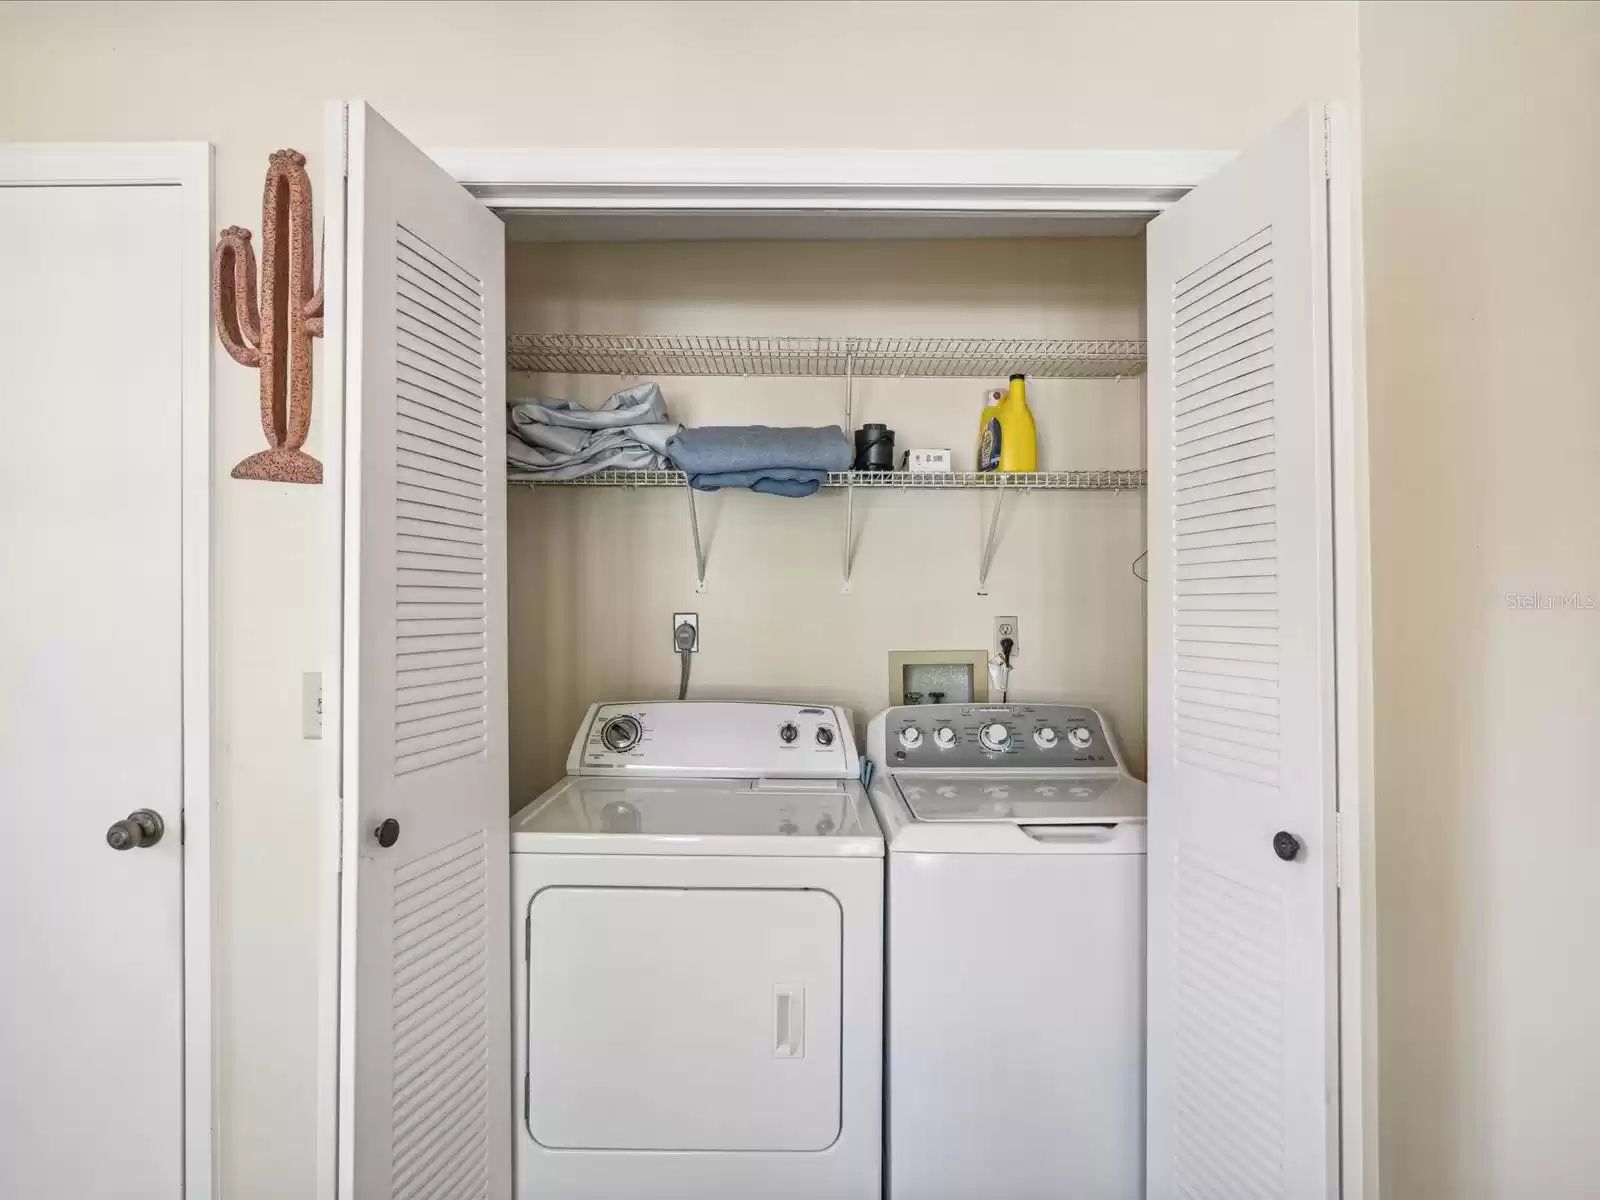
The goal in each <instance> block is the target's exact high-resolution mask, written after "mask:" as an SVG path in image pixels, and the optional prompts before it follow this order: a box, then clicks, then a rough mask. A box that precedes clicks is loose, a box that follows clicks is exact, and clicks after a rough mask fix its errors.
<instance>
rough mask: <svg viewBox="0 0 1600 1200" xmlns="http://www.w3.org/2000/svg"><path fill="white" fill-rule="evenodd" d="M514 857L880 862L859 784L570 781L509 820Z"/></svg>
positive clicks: (878, 838)
mask: <svg viewBox="0 0 1600 1200" xmlns="http://www.w3.org/2000/svg"><path fill="white" fill-rule="evenodd" d="M511 849H512V852H513V853H516V852H523V853H529V852H532V853H547V854H548V853H561V854H675V855H683V854H724V855H752V854H754V855H778V856H782V857H788V858H801V857H806V858H816V857H846V858H860V857H868V858H875V857H880V856H881V855H882V854H883V835H882V833H881V832H880V830H879V828H878V822H877V819H876V817H875V816H874V815H873V811H872V805H871V804H870V803H869V802H868V800H867V797H866V793H865V792H864V791H863V790H862V787H861V785H860V784H859V783H856V782H854V781H853V780H852V781H846V780H821V779H816V780H805V779H790V780H782V781H778V782H773V781H771V780H765V779H651V778H632V777H626V778H620V779H619V778H610V779H590V778H583V777H581V776H573V775H569V776H568V777H567V778H566V779H564V780H562V781H561V782H560V783H558V784H556V785H555V787H553V788H551V789H550V790H549V791H548V792H546V793H545V794H544V795H543V796H541V797H539V799H537V800H535V801H534V802H533V803H532V804H530V805H528V806H527V807H526V808H524V809H523V810H522V811H521V812H519V813H518V814H517V815H516V816H514V817H513V818H511Z"/></svg>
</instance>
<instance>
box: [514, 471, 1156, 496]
mask: <svg viewBox="0 0 1600 1200" xmlns="http://www.w3.org/2000/svg"><path fill="white" fill-rule="evenodd" d="M1145 477H1146V473H1145V472H1144V471H1134V470H1120V469H1117V470H1108V469H1097V470H1085V471H1028V472H1020V471H1018V472H1009V473H1002V472H998V471H981V472H980V471H955V472H935V471H835V472H833V473H831V474H829V476H828V482H827V484H826V486H827V487H830V488H841V487H850V486H854V487H872V488H902V489H908V490H916V491H937V490H955V489H962V488H986V489H990V490H994V489H997V488H1004V489H1006V490H1007V491H1014V490H1015V491H1020V490H1034V489H1050V490H1075V491H1121V490H1124V489H1132V488H1142V487H1144V486H1145ZM509 482H511V483H513V484H521V485H524V486H530V487H531V486H539V487H633V488H638V487H683V486H684V485H685V484H686V483H687V482H688V481H687V480H686V479H685V478H684V474H683V472H682V471H596V472H595V473H594V474H592V475H584V476H582V477H581V478H578V479H515V478H514V479H511V480H510V481H509Z"/></svg>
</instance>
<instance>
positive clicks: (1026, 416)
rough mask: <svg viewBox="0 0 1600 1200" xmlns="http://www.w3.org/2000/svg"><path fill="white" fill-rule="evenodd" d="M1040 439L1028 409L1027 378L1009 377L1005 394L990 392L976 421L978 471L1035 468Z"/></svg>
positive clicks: (1029, 469)
mask: <svg viewBox="0 0 1600 1200" xmlns="http://www.w3.org/2000/svg"><path fill="white" fill-rule="evenodd" d="M1038 469H1039V441H1038V435H1037V434H1036V433H1035V432H1034V428H1033V414H1032V413H1031V412H1029V411H1028V388H1027V381H1026V379H1025V378H1024V377H1023V376H1021V375H1013V376H1012V377H1011V386H1010V388H1009V389H1008V390H1007V391H1006V392H1005V393H1004V394H1002V393H1000V392H998V391H995V392H990V393H989V403H988V405H987V406H985V408H984V410H983V415H982V417H981V418H980V419H979V422H978V470H980V471H1037V470H1038Z"/></svg>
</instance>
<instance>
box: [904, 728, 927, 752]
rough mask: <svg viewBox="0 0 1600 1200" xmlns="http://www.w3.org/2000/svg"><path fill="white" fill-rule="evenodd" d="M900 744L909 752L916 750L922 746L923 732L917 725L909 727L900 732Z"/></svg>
mask: <svg viewBox="0 0 1600 1200" xmlns="http://www.w3.org/2000/svg"><path fill="white" fill-rule="evenodd" d="M900 744H901V745H902V746H904V747H905V748H906V749H907V750H915V749H916V748H917V747H918V746H920V745H922V730H920V729H918V728H917V727H916V726H915V725H907V726H906V727H905V728H904V729H902V730H901V731H900Z"/></svg>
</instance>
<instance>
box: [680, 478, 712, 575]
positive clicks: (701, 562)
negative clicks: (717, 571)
mask: <svg viewBox="0 0 1600 1200" xmlns="http://www.w3.org/2000/svg"><path fill="white" fill-rule="evenodd" d="M680 473H681V472H680ZM683 490H684V491H685V492H686V493H687V494H688V496H689V532H690V534H691V535H693V537H694V590H695V591H696V592H697V593H701V594H703V593H704V592H705V590H706V548H705V544H704V543H703V542H701V540H700V513H699V511H698V510H697V509H696V508H695V503H694V487H693V485H691V484H690V483H689V480H688V477H687V476H686V477H685V478H684V481H683Z"/></svg>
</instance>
